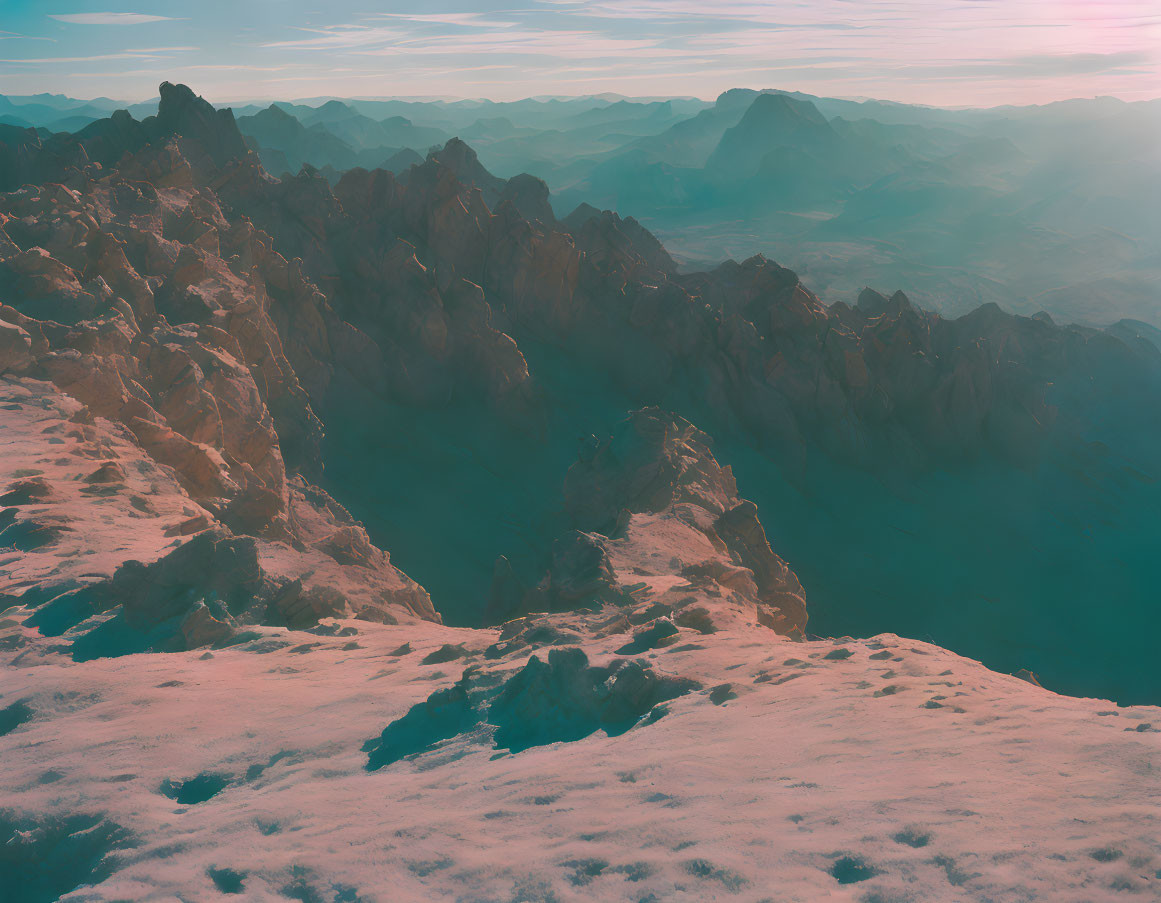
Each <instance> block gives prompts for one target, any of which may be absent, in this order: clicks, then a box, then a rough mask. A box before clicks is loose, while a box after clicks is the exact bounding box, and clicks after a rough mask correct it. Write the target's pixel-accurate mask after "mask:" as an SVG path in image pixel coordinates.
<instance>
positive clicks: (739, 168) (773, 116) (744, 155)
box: [706, 94, 841, 177]
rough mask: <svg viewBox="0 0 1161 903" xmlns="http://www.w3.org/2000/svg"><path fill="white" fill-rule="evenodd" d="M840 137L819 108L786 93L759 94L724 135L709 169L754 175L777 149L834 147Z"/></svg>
mask: <svg viewBox="0 0 1161 903" xmlns="http://www.w3.org/2000/svg"><path fill="white" fill-rule="evenodd" d="M840 140H841V139H840V138H839V136H838V134H837V133H836V132H835V130H834V129H833V128H831V126H830V123H828V122H827V121H826V118H825V117H824V116H823V115H822V114H821V113H820V112H819V111H818V108H817V107H815V105H814V104H812V103H810V102H809V101H802V100H795V99H794V98H792V97H787V96H786V95H785V94H759V95H758V96H757V97H756V98H755V99H754V102H753V103H751V104H750V107H749V109H748V110H746V114H745V115H744V116H743V117H742V119H741V121H740V122H739V123H738V124H737V125H736V126H734V127H733V128H731V129H727V130H726V133H725V134H724V135H723V136H722V140H721V142H720V143H719V144H718V146H717V149H716V150H714V152H713V154H711V155H710V158H709V161H708V162H707V163H706V169H708V170H711V171H715V172H719V173H721V174H723V175H730V176H733V177H744V176H748V175H752V174H753V173H754V172H755V171H756V170H757V168H758V165H759V163H761V161H762V158H763V157H765V156H766V154H768V153H769V152H770V151H771V150H773V149H774V148H776V147H786V146H789V147H798V148H804V149H808V150H815V149H817V150H822V149H829V148H833V147H835V146H836V145H838V144H839V143H840Z"/></svg>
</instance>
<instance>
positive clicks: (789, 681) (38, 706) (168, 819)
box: [0, 615, 1161, 903]
mask: <svg viewBox="0 0 1161 903" xmlns="http://www.w3.org/2000/svg"><path fill="white" fill-rule="evenodd" d="M596 621H597V619H596V618H595V617H594V618H582V617H579V616H575V615H558V616H552V617H551V618H549V619H541V620H537V621H535V622H534V624H531V625H526V626H525V629H526V632H528V631H531V630H532V629H536V630H537V631H538V632H539V634H540V635H541V637H542V641H543V639H546V638H548V639H555V640H556V641H557V642H562V643H567V644H568V645H567V647H560V648H577V647H579V648H580V649H582V650H583V654H584V655H585V657H586V658H587V662H588V665H589V666H590V667H592V666H604V665H606V664H607V663H609V662H611V661H615V660H622V659H625V658H629V659H631V660H633V661H640V662H641V663H642V664H643V665H644V666H645V667H646V668H647V669H650V670H651V671H652V672H653V673H654V675H655V676H656V677H657V678H658V679H668V678H682V679H684V680H689V681H696V682H697V684H698V685H700V689H692V688H690V689H689V690H688V692H685V693H683V695H679V696H677V697H676V698H674V699H672V700H670V701H668V702H664V703H659V704H657V705H656V706H655V707H653V708H651V709H650V710H649V713H648V714H646V715H645V716H644V717H643V718H642V720H641V722H640V723H637V724H636V726H633V727H632V728H631V729H629V730H628V731H627V732H625V733H621V734H619V735H617V736H608V735H606V733H605V731H604V730H601V729H598V730H595V731H593V732H592V733H589V734H588V735H587V736H583V737H581V738H580V739H569V740H566V741H562V742H550V743H545V744H544V745H538V746H532V747H530V748H526V749H522V750H521V751H519V752H508V751H506V750H505V749H504V748H503V744H502V743H497V739H506V740H508V742H510V743H511V742H512V737H511V730H510V725H509V735H508V736H505V735H504V734H503V733H502V732H503V731H504V730H505V727H504V726H503V725H504V724H506V722H505V717H498V716H494V715H489V714H485V715H484V719H485V720H483V721H481V722H480V723H477V724H474V725H472V724H466V723H465V724H463V725H462V728H463V729H462V730H460V731H458V732H457V733H455V734H454V735H453V736H452V737H450V739H443V740H440V739H438V737H439V736H440V733H441V732H440V731H439V730H438V729H437V727H438V718H434V717H431V718H427V719H423V718H416V717H413V718H412V719H411V720H412V722H413V727H412V730H411V732H410V734H408V738H409V739H410V740H411V741H413V743H414V744H418V745H419V747H420V750H421V751H418V752H415V753H413V754H411V755H407V756H405V757H404V758H401V759H399V760H397V761H394V762H391V763H390V764H386V765H383V766H382V767H380V768H378V769H377V770H368V764H369V762H371V756H370V755H369V754H368V752H364V751H363V747H364V744H365V743H366V742H367V741H369V740H373V739H375V738H377V737H378V736H379V734H380V732H381V731H382V730H383V729H384V728H386V727H387V726H388V725H389V724H391V723H392V722H396V721H398V719H400V718H401V717H403V716H404V715H405V714H406V713H407V712H408V710H409V709H410V708H411V707H412V706H415V705H416V704H420V703H423V702H424V701H425V700H427V699H428V698H429V697H430V696H432V694H434V693H437V692H439V691H444V690H447V689H448V688H452V687H453V686H454V685H455V684H456V683H457V681H460V680H461V676H462V675H466V683H467V685H468V686H470V687H473V688H476V689H472V690H471V691H470V693H472V694H474V693H478V694H480V697H481V698H482V697H485V696H487V694H489V693H492V694H495V693H496V692H497V690H498V689H499V692H500V693H503V692H504V690H505V689H506V688H507V687H508V686H510V685H511V684H510V683H509V682H510V681H511V680H512V675H514V674H516V673H517V672H519V671H520V670H521V669H523V668H524V667H525V665H526V663H527V662H528V661H529V659H530V656H533V655H534V656H535V657H536V658H537V659H538V660H540V661H541V662H544V663H549V662H552V661H553V657H554V656H560V655H561V653H560V652H556V653H554V652H552V651H549V650H548V649H546V648H544V647H542V646H539V645H536V646H534V648H532V649H530V648H528V647H521V648H520V649H518V650H517V651H516V652H514V653H512V654H508V655H505V656H503V657H501V658H488V657H487V656H486V655H485V654H484V653H485V650H486V648H487V647H488V646H489V644H491V643H493V642H494V641H495V640H496V639H497V635H496V633H495V632H491V631H470V630H455V629H451V628H446V627H441V626H439V625H434V624H417V625H410V626H386V625H378V624H367V623H365V622H344V623H341V624H340V623H338V622H335V623H333V625H332V624H331V622H328V623H327V624H326V625H324V627H325V628H326V629H325V630H324V631H323V632H322V633H319V634H316V635H309V634H302V633H291V632H287V631H284V630H278V629H273V628H262V629H261V634H262V635H261V637H260V638H256V639H254V640H253V641H251V642H250V643H248V644H246V645H244V646H238V647H235V648H230V649H225V650H219V651H215V652H212V653H204V652H200V651H194V652H186V653H175V654H169V655H162V654H146V655H135V656H129V657H124V658H116V659H101V660H97V661H91V662H86V663H80V664H78V663H74V662H72V661H70V660H69V659H68V658H67V657H65V656H63V655H60V654H56V653H53V652H51V651H50V648H49V647H51V643H50V642H49V641H46V640H44V639H41V638H37V637H35V636H32V635H31V632H30V631H28V632H24V636H25V637H26V638H27V644H26V645H23V646H19V645H18V643H17V642H15V641H14V638H15V637H18V636H20V635H21V634H22V631H21V629H20V628H19V627H18V626H16V625H14V624H13V623H12V622H11V621H8V622H6V626H5V627H4V632H3V644H4V647H5V649H6V652H5V653H4V665H5V670H4V673H5V680H4V686H3V698H2V699H0V705H5V706H9V708H8V709H6V710H5V711H6V712H10V711H11V706H12V705H14V704H19V705H23V706H25V707H27V710H28V712H29V718H28V720H27V721H25V722H24V723H22V724H20V725H19V726H17V727H15V728H14V729H12V730H10V732H9V733H7V735H6V736H4V737H2V738H0V761H3V763H4V765H3V786H4V793H3V807H4V810H5V813H4V816H3V817H4V825H3V827H4V829H5V831H6V832H11V839H8V838H5V839H6V840H7V841H8V842H7V845H6V846H4V847H0V850H3V852H2V853H0V862H3V863H4V865H5V866H6V867H7V868H8V869H9V870H14V871H9V875H10V876H11V875H12V874H16V875H17V876H20V877H23V878H24V879H25V880H26V881H27V882H28V883H27V884H26V885H25V886H24V887H25V889H24V890H23V891H22V889H21V888H19V887H17V888H16V889H15V891H14V890H13V885H12V884H9V885H8V890H7V892H8V894H9V896H8V897H6V898H5V899H15V900H32V899H41V900H43V899H52V896H51V895H50V893H56V892H61V891H65V890H69V889H71V888H72V887H73V886H74V885H75V884H76V883H77V882H78V881H83V882H88V881H92V882H93V884H94V885H95V886H93V887H82V888H80V889H78V890H76V891H75V892H74V893H73V894H72V895H71V896H68V897H67V899H73V900H125V899H167V900H170V899H183V900H210V899H218V898H219V896H220V894H221V893H223V892H227V893H228V892H236V893H240V894H243V895H244V896H245V898H247V899H284V898H287V897H289V898H293V899H300V900H328V901H329V900H379V901H393V900H462V901H468V900H471V901H484V900H503V901H508V900H527V901H532V900H545V901H547V900H558V901H589V900H633V901H637V900H712V899H717V900H726V899H729V900H733V899H737V900H753V901H757V900H798V901H815V900H863V901H886V900H892V901H902V900H914V901H935V900H981V901H983V900H989V901H1009V900H1010V901H1016V900H1052V901H1078V903H1079V901H1093V900H1105V899H1108V900H1114V899H1115V900H1121V899H1141V900H1156V899H1158V895H1159V892H1161V891H1159V888H1161V878H1159V877H1158V870H1159V869H1161V856H1159V855H1158V854H1159V853H1161V850H1159V849H1158V839H1157V838H1158V833H1157V828H1158V815H1157V813H1158V811H1161V810H1159V809H1158V803H1159V802H1161V799H1159V797H1161V788H1159V785H1158V783H1157V780H1156V775H1157V773H1158V769H1159V768H1161V742H1159V738H1161V735H1159V734H1158V733H1156V732H1154V731H1153V730H1152V729H1151V728H1150V727H1149V726H1148V725H1149V724H1151V723H1152V724H1161V710H1157V709H1145V708H1132V709H1117V708H1116V707H1115V706H1112V705H1110V704H1108V703H1104V702H1101V701H1098V700H1082V699H1071V698H1067V697H1062V696H1057V695H1055V694H1053V693H1050V692H1048V691H1046V690H1043V689H1041V688H1039V687H1037V686H1035V685H1033V684H1031V683H1026V682H1024V681H1022V680H1019V679H1017V678H1015V677H1010V676H1005V675H998V674H994V673H992V672H989V671H987V670H986V669H984V668H983V667H982V666H980V665H979V664H977V663H975V662H972V661H969V660H966V659H963V658H960V657H957V656H955V655H953V654H951V653H949V652H947V651H945V650H942V649H939V648H937V647H933V646H930V645H926V644H923V643H917V642H914V641H911V640H904V639H901V638H899V637H896V636H880V637H876V638H874V639H872V640H855V641H852V640H836V641H817V642H795V641H792V640H790V639H787V638H785V637H781V636H778V635H776V634H775V633H773V632H772V631H769V630H765V629H755V628H749V629H747V628H745V627H741V626H738V627H730V628H726V629H723V630H720V631H719V632H717V633H714V634H708V635H702V634H699V633H698V632H697V631H696V630H692V629H689V628H678V630H679V634H678V642H677V643H676V644H674V645H671V646H668V647H666V648H664V649H660V650H648V651H645V652H643V653H641V654H639V655H635V656H623V655H617V654H616V652H615V650H616V649H618V648H622V647H623V646H624V644H625V643H626V640H627V637H626V636H625V635H623V634H612V635H607V636H604V637H599V636H596V634H599V633H600V632H601V631H600V630H599V628H598V626H597V623H596ZM332 631H333V633H334V635H325V634H326V633H331V632H332ZM449 645H450V646H451V647H453V648H452V649H450V650H448V649H446V648H445V647H446V646H449ZM457 646H462V647H463V649H464V652H463V653H461V652H460V650H459V649H457V648H454V647H457ZM18 650H19V651H18ZM441 651H442V654H441ZM433 654H434V658H435V659H437V661H434V662H430V663H425V661H429V660H430V657H432V656H433ZM492 654H493V655H494V654H495V653H492ZM453 655H454V656H456V657H455V658H452V659H451V660H450V661H439V659H444V658H446V657H448V656H453ZM565 670H566V669H563V668H562V667H561V666H558V667H557V672H558V673H557V676H560V675H562V674H564V673H565ZM578 673H580V672H572V675H573V679H572V680H571V682H568V681H566V682H565V685H567V686H570V687H573V688H575V687H576V686H579V685H580V683H583V681H581V682H579V683H578V681H577V680H576V677H577V674H578ZM532 683H533V686H532V688H531V691H527V689H526V692H525V695H524V696H523V697H522V702H521V705H522V706H523V708H522V709H521V711H523V712H527V713H532V714H535V715H536V716H537V717H538V718H539V721H538V723H539V724H540V725H542V727H543V728H544V731H545V733H544V734H543V735H542V736H540V737H539V738H532V739H541V740H544V739H548V738H549V737H551V736H552V735H553V733H554V732H555V733H556V734H558V735H561V736H566V735H569V736H572V735H576V734H578V733H583V732H585V731H587V730H589V729H591V728H592V727H593V726H594V725H595V723H596V722H595V721H594V720H592V719H591V718H590V719H589V720H586V717H588V716H586V715H585V714H584V713H583V711H582V709H581V708H578V707H577V706H573V707H571V708H570V707H569V705H568V703H567V702H566V699H567V698H572V697H568V696H567V694H561V693H559V692H554V687H553V686H552V685H551V684H550V682H549V678H548V677H545V676H544V675H540V676H539V677H538V678H537V680H535V681H533V682H532ZM683 686H686V685H683ZM555 689H556V690H559V687H555ZM678 689H680V687H679V688H678ZM509 695H511V694H509ZM631 696H632V694H625V698H626V699H628V698H630V697H631ZM497 699H498V697H497V696H495V695H493V698H492V700H491V702H490V703H489V702H488V701H487V700H485V701H484V702H482V703H481V706H487V707H488V708H487V710H486V711H487V712H491V711H492V710H493V709H494V708H495V707H496V706H497V705H499V703H498V702H497V701H496V700H497ZM17 701H19V703H18V702H17ZM510 710H511V707H510V706H509V710H508V711H510ZM663 712H664V713H663ZM489 718H491V719H492V720H494V721H498V722H501V726H497V725H495V724H491V723H489V721H488V719H489ZM10 720H11V719H10ZM469 720H470V719H469ZM396 733H397V734H398V731H397V732H396ZM396 740H397V741H398V737H396ZM522 742H523V741H521V742H517V743H514V744H513V745H515V746H517V747H519V746H520V745H522ZM411 748H413V747H411V746H408V745H407V744H402V745H399V746H398V749H399V750H400V751H403V750H406V749H411ZM211 794H212V795H211ZM78 819H81V821H77V820H78ZM68 834H72V836H71V837H68V839H67V840H63V841H62V839H61V838H62V836H64V835H68ZM37 882H39V884H38V883H37ZM38 886H39V887H41V888H43V889H44V892H42V893H41V894H40V895H37V894H36V893H35V892H34V891H33V888H35V887H38ZM49 889H51V891H50V890H49ZM13 894H14V895H13Z"/></svg>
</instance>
